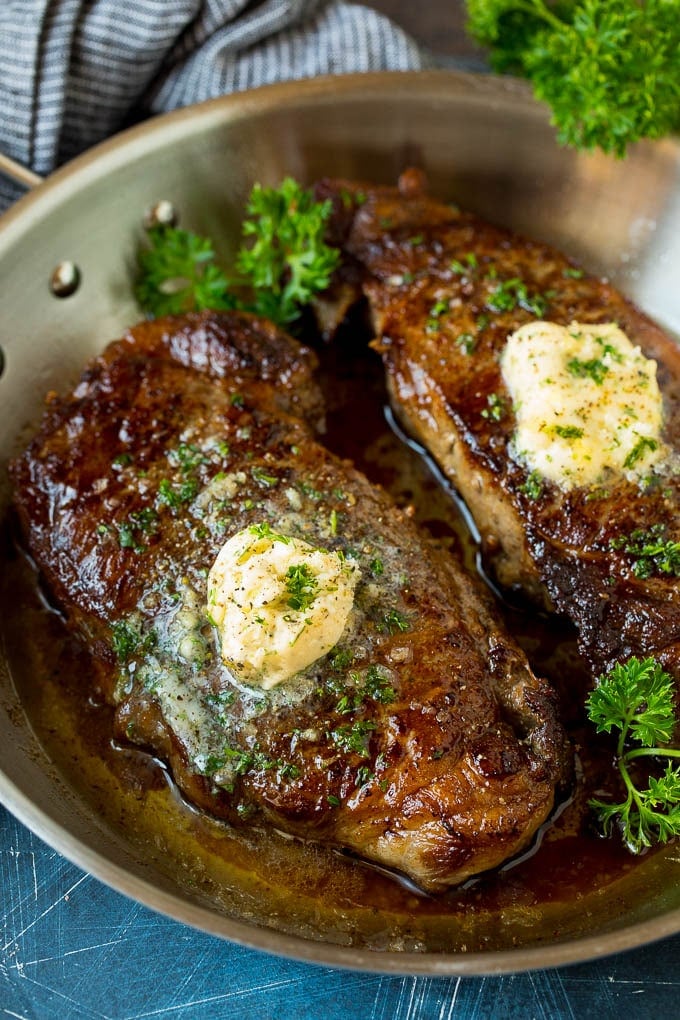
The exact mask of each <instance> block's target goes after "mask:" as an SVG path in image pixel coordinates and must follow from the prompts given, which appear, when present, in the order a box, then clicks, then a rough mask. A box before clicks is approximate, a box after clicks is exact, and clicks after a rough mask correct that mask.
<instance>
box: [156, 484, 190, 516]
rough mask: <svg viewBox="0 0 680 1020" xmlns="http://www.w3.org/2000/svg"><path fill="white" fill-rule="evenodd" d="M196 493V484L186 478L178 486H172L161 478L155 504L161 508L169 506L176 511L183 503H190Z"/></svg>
mask: <svg viewBox="0 0 680 1020" xmlns="http://www.w3.org/2000/svg"><path fill="white" fill-rule="evenodd" d="M197 493H198V482H197V481H196V480H195V479H194V478H188V479H186V480H185V481H183V482H181V483H180V484H179V485H172V483H171V482H170V480H169V479H168V478H163V479H162V480H161V483H160V485H159V486H158V496H157V497H156V498H157V502H158V503H159V504H160V505H161V506H169V507H170V509H171V510H177V509H179V507H181V506H182V504H183V503H190V502H191V501H192V499H195V497H196V494H197Z"/></svg>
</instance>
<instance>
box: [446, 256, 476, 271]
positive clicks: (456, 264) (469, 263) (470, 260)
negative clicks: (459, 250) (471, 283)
mask: <svg viewBox="0 0 680 1020" xmlns="http://www.w3.org/2000/svg"><path fill="white" fill-rule="evenodd" d="M477 265H478V263H477V256H476V255H475V254H474V252H468V253H467V255H463V258H462V259H452V260H451V262H450V263H449V269H450V270H451V272H452V273H455V274H456V275H457V276H465V275H466V273H469V272H470V270H471V269H476V268H477Z"/></svg>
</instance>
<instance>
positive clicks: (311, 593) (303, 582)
mask: <svg viewBox="0 0 680 1020" xmlns="http://www.w3.org/2000/svg"><path fill="white" fill-rule="evenodd" d="M318 587H319V582H318V581H317V579H316V575H315V574H314V572H313V571H312V570H311V568H310V567H309V566H308V564H306V563H291V565H290V566H289V567H288V570H287V571H286V591H287V592H288V599H287V601H286V605H287V606H290V608H291V609H295V610H296V611H297V612H300V613H304V612H306V610H307V609H309V607H310V606H311V605H312V603H313V602H314V599H315V598H316V596H317V594H318V592H317V588H318Z"/></svg>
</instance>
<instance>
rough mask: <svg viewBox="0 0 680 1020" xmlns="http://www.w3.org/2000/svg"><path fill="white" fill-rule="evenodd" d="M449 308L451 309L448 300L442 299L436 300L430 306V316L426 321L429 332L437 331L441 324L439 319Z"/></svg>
mask: <svg viewBox="0 0 680 1020" xmlns="http://www.w3.org/2000/svg"><path fill="white" fill-rule="evenodd" d="M448 310H449V303H448V301H441V300H440V301H435V303H434V304H433V305H432V307H431V308H430V312H429V316H428V319H427V322H426V323H425V329H426V330H427V332H428V333H436V332H437V330H438V329H439V325H440V322H439V320H440V319H441V317H442V315H445V314H446V312H448Z"/></svg>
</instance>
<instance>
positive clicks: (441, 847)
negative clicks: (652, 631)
mask: <svg viewBox="0 0 680 1020" xmlns="http://www.w3.org/2000/svg"><path fill="white" fill-rule="evenodd" d="M314 366H315V357H314V355H313V354H312V353H311V352H310V350H308V349H307V348H305V347H304V346H301V345H300V344H298V343H297V342H296V341H294V340H292V339H291V338H289V337H288V336H286V335H284V334H282V333H280V332H278V331H277V330H276V329H275V327H273V326H272V325H270V324H268V323H267V322H265V321H263V320H261V319H258V318H255V317H252V316H249V315H247V314H245V313H237V312H233V313H231V312H230V313H220V314H211V313H202V314H200V315H198V314H197V315H188V316H186V317H183V318H177V319H165V320H157V321H155V322H147V323H143V324H141V325H139V326H137V327H135V328H133V329H132V330H130V331H129V332H128V333H127V334H126V335H125V336H124V337H123V338H122V339H121V340H118V341H116V342H113V343H112V344H110V345H109V346H108V347H107V348H106V350H105V351H104V353H103V354H102V355H101V356H99V357H97V358H96V359H94V360H93V361H92V362H91V363H90V364H89V365H88V367H87V368H86V370H85V372H84V374H83V376H82V379H81V381H80V382H79V384H78V385H77V386H76V388H75V389H74V390H73V392H72V393H70V394H68V395H67V396H65V397H63V398H59V397H57V396H55V395H52V396H50V398H49V400H48V407H47V410H46V413H45V416H44V419H43V422H42V425H41V427H40V429H39V431H38V433H37V435H36V437H35V438H34V439H33V441H32V443H31V444H30V446H29V447H28V449H27V451H26V452H25V453H24V454H23V455H22V456H21V457H19V458H18V459H17V460H16V461H15V462H14V463H13V464H12V466H11V475H12V479H13V482H14V486H15V505H16V508H17V511H18V515H19V518H20V521H21V525H22V528H23V533H24V535H25V539H26V542H27V546H28V549H29V550H30V552H31V555H32V556H33V557H34V559H35V561H36V563H37V564H38V566H39V568H40V570H41V571H42V573H43V575H44V577H45V579H46V581H47V584H48V586H49V588H50V590H51V592H52V593H53V596H54V599H55V600H56V602H57V603H58V605H59V606H60V607H61V609H62V611H63V613H64V614H65V618H66V620H67V623H68V625H69V626H70V627H71V628H73V629H74V630H75V631H76V632H77V634H79V635H80V637H81V638H82V640H83V641H85V642H86V643H87V644H88V645H89V647H90V649H91V652H92V659H93V674H92V688H93V694H96V695H97V696H99V697H100V698H103V699H105V700H106V701H107V702H108V703H110V704H111V705H112V706H113V707H114V712H115V715H114V718H115V733H116V736H117V738H118V739H120V740H122V741H130V742H133V743H134V744H137V745H139V746H142V747H144V748H147V749H149V750H150V751H152V752H153V753H155V754H156V755H158V756H159V757H161V758H162V759H163V760H165V761H166V762H168V763H169V765H170V767H171V769H172V772H173V774H174V777H175V780H176V782H177V784H178V786H179V788H180V789H181V790H182V791H183V793H184V795H185V796H186V797H187V799H188V800H189V801H191V802H192V803H193V804H195V805H197V806H198V807H199V808H201V809H203V810H205V811H206V812H208V813H210V814H211V815H213V816H216V817H218V818H220V819H224V820H226V821H228V822H230V823H232V824H234V825H245V824H249V825H259V824H262V823H263V822H266V823H269V824H272V825H274V826H276V827H277V828H278V829H280V830H283V831H285V832H287V833H290V834H293V835H295V836H299V837H302V838H305V839H310V840H314V841H320V842H323V843H325V844H328V845H330V846H332V847H337V848H342V849H343V850H348V851H350V852H351V853H353V854H355V855H357V856H358V857H359V858H361V859H364V860H366V861H369V862H372V863H373V864H377V865H379V866H381V867H383V868H386V869H393V870H395V871H396V872H399V873H401V874H403V875H406V876H408V877H409V878H410V879H411V880H412V881H413V882H414V883H416V884H417V885H418V886H419V887H421V888H422V889H423V890H426V891H429V892H437V891H440V890H443V889H445V888H447V887H448V886H451V885H454V884H457V883H460V882H461V881H463V880H464V879H466V878H468V877H469V876H471V875H475V874H478V873H480V872H482V871H485V870H487V869H489V868H493V867H495V866H497V865H498V864H500V863H501V862H502V861H504V860H506V859H507V858H509V857H512V855H514V854H516V853H517V852H518V851H520V850H521V849H522V848H523V847H525V846H526V845H527V843H528V842H529V841H530V840H531V838H532V836H533V834H534V833H535V832H536V830H537V829H538V827H539V826H540V825H541V824H542V823H543V822H544V820H545V819H546V818H547V817H548V816H549V814H550V812H551V810H552V808H553V805H554V803H555V794H556V787H557V786H558V785H559V784H560V783H564V782H565V781H566V780H567V779H568V777H569V774H570V757H571V756H570V752H569V749H568V746H567V744H566V740H565V735H564V732H563V730H562V727H561V725H560V723H559V721H558V715H557V704H556V697H555V694H554V692H553V690H552V689H551V687H550V686H549V685H548V684H547V683H546V682H545V681H544V680H541V679H538V678H536V677H535V676H534V675H533V674H532V672H531V671H530V669H529V667H528V664H527V662H526V660H525V658H524V655H523V653H522V652H521V651H520V650H519V649H518V648H517V647H516V646H515V644H514V643H513V641H512V640H511V638H510V637H509V636H508V634H507V633H505V631H504V630H503V628H502V626H501V625H500V624H499V622H498V620H497V618H496V616H495V614H494V612H493V608H492V606H491V605H490V604H489V601H488V598H487V596H486V595H485V594H484V593H481V592H480V591H478V590H477V589H476V588H475V587H474V585H473V582H472V581H471V580H470V579H468V578H467V577H466V576H465V575H463V573H462V572H461V570H460V569H459V568H458V566H457V565H456V564H455V563H454V562H453V561H452V560H451V559H450V558H449V557H448V555H447V554H446V553H445V552H443V551H442V550H441V549H438V548H437V547H436V546H435V545H434V544H433V543H432V542H431V540H428V539H426V538H425V537H424V535H423V534H422V533H421V532H420V531H418V530H417V528H416V526H415V525H414V523H413V522H412V521H411V520H410V518H409V516H408V514H407V513H405V512H404V511H402V510H400V509H398V508H397V507H396V506H394V505H393V503H392V502H391V500H390V499H389V498H388V497H387V495H386V494H385V493H384V492H383V491H382V490H381V489H380V488H377V487H375V486H373V485H371V484H370V483H369V482H368V481H367V480H366V478H365V477H363V476H362V475H361V474H360V473H358V472H357V471H356V470H354V469H353V467H352V466H351V464H350V463H348V462H346V461H342V460H340V459H338V458H336V457H334V456H333V455H332V454H331V453H329V452H328V451H327V450H326V449H325V448H324V447H323V446H322V445H320V444H319V442H318V441H317V439H316V430H317V429H318V427H319V425H320V422H321V420H322V417H323V408H322V406H321V399H320V396H319V391H318V389H317V386H316V383H315V381H314V378H313V370H314ZM237 535H245V536H250V535H252V536H254V537H253V542H255V541H259V538H258V536H260V537H261V536H265V544H266V543H267V542H268V541H270V540H271V544H272V548H274V547H275V546H276V543H277V542H281V543H290V542H292V541H293V540H299V541H304V542H306V543H308V544H309V545H311V546H313V547H314V548H315V549H316V550H320V551H323V553H324V554H331V555H334V556H336V559H337V561H338V562H339V563H340V564H344V566H343V569H345V568H346V569H348V570H350V571H353V573H354V576H355V577H356V576H358V581H357V582H356V589H355V593H354V601H353V606H352V609H351V611H350V613H349V616H348V617H347V622H346V624H345V627H344V630H343V632H342V633H341V635H340V637H339V639H337V640H336V642H335V644H334V647H332V648H331V649H330V650H326V651H325V652H324V654H322V655H321V656H320V657H319V658H317V659H316V660H315V661H313V662H311V663H309V664H307V665H305V666H304V667H303V668H301V669H299V670H298V671H297V672H296V673H295V674H294V675H292V676H291V677H290V678H289V679H287V680H285V681H284V682H281V683H278V684H277V685H275V686H272V687H271V688H270V689H265V687H264V686H258V685H257V684H256V683H249V682H244V681H243V678H242V676H241V675H240V674H239V673H238V670H236V671H235V670H234V669H232V668H231V667H230V666H228V665H227V663H226V662H225V659H224V657H223V649H222V648H221V647H220V639H219V634H218V630H217V628H216V626H215V625H214V620H213V619H212V617H211V615H210V612H211V611H210V608H209V606H208V602H209V595H208V590H207V585H208V582H207V580H206V578H207V576H208V574H209V571H210V568H211V566H212V564H213V563H214V561H215V559H216V557H217V556H218V553H219V552H220V550H221V549H223V547H224V545H225V543H226V542H227V541H230V540H231V539H233V538H234V537H235V536H237ZM267 536H269V538H267ZM247 541H250V539H249V538H247ZM277 548H278V547H277ZM244 555H245V554H244ZM241 559H243V557H241ZM239 562H240V561H239ZM287 606H288V607H291V606H292V608H288V610H287V612H288V615H289V616H291V617H295V616H296V613H297V612H298V611H299V612H301V613H304V611H305V607H304V605H302V603H300V602H298V603H295V604H294V603H293V602H290V601H289V602H288V603H287ZM307 622H309V621H307ZM263 641H264V639H263ZM264 643H265V644H266V641H264ZM264 651H265V658H266V651H267V649H266V648H265V649H264Z"/></svg>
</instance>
